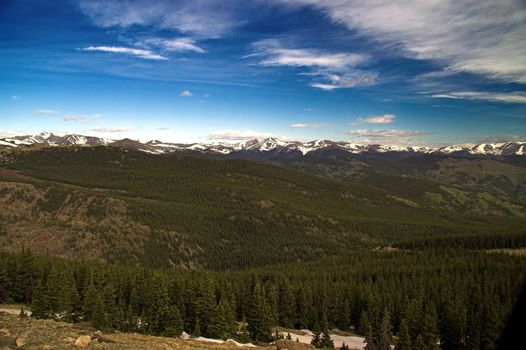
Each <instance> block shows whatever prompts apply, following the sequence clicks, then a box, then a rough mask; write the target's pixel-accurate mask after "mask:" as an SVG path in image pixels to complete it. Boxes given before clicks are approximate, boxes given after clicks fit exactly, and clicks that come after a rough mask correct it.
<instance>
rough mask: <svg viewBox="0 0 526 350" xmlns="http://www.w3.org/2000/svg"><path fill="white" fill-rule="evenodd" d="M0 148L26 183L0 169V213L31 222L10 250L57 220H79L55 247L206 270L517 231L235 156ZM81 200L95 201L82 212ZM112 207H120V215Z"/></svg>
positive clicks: (13, 232)
mask: <svg viewBox="0 0 526 350" xmlns="http://www.w3.org/2000/svg"><path fill="white" fill-rule="evenodd" d="M0 155H2V158H1V159H2V160H1V162H0V164H2V165H1V166H3V167H8V168H11V169H16V170H19V171H21V172H22V173H23V174H24V175H25V176H30V177H32V178H33V179H28V178H24V179H23V180H22V179H20V178H17V179H14V178H13V177H12V176H11V177H10V176H9V175H4V181H3V185H2V186H3V189H2V191H3V192H4V193H5V194H6V195H5V196H4V198H5V200H4V201H3V202H2V203H1V205H2V210H0V212H1V213H3V214H2V215H4V217H7V216H6V215H7V214H6V213H9V210H7V209H8V208H9V207H14V206H16V207H17V208H23V210H21V212H22V213H24V214H20V215H25V216H24V220H26V222H31V223H32V224H33V225H35V227H33V228H32V229H31V230H17V229H15V227H16V226H17V220H18V219H17V218H14V217H12V218H11V220H12V221H6V222H8V224H7V225H6V226H4V228H3V229H4V232H6V234H4V235H3V236H1V237H0V239H1V240H2V242H3V244H6V246H7V247H11V248H12V249H15V248H17V247H18V246H17V245H16V244H13V243H10V244H8V242H10V240H11V241H15V243H16V242H17V241H18V242H24V240H27V241H30V240H35V239H37V238H38V237H39V235H42V234H43V232H49V231H51V233H48V234H52V233H53V232H54V231H55V230H59V228H57V227H56V226H57V225H62V224H60V223H61V221H60V220H58V219H57V218H60V217H66V218H67V217H75V218H78V220H76V221H78V223H75V225H76V226H74V227H73V229H71V227H68V226H67V225H70V224H69V223H68V222H67V220H66V221H65V222H63V224H64V225H66V227H65V229H63V230H59V231H60V232H63V233H64V234H60V235H58V236H60V237H61V238H60V239H61V240H62V241H63V243H61V244H62V245H61V248H60V249H63V250H66V251H68V250H69V251H76V252H77V253H78V254H81V255H82V256H81V257H83V258H90V257H96V258H101V259H103V260H109V261H119V262H127V263H131V264H144V265H153V266H167V265H170V264H174V265H184V266H196V265H203V266H209V267H243V266H258V265H264V264H267V263H268V262H269V261H271V262H274V263H276V262H290V261H304V260H313V259H317V258H320V257H324V256H331V255H342V254H346V253H347V252H348V251H349V250H352V249H361V248H371V247H376V246H385V245H389V244H390V243H393V242H395V241H398V240H402V239H404V240H405V239H408V238H417V237H429V236H440V235H445V234H447V235H456V234H463V235H464V234H470V235H477V234H480V233H492V232H493V233H499V232H502V233H510V232H520V230H521V228H522V225H523V224H524V221H522V220H520V219H500V218H498V217H491V216H490V217H479V216H467V215H463V214H458V213H455V212H453V211H444V210H440V209H433V208H425V207H422V206H419V205H415V204H414V201H412V200H411V199H410V198H407V197H404V196H399V195H395V194H393V193H389V192H386V191H383V190H380V189H375V188H372V187H369V186H363V185H359V184H350V183H342V182H339V181H334V180H329V179H323V178H319V177H316V176H312V175H309V174H305V173H300V172H295V171H290V170H286V169H284V168H282V167H275V166H271V165H268V164H262V163H255V162H250V161H243V160H222V161H218V160H211V159H206V158H191V157H160V156H156V155H149V154H147V153H144V152H136V151H129V150H123V149H117V148H111V147H66V148H64V147H48V148H37V149H27V150H21V151H19V152H12V151H6V152H4V153H2V154H0ZM13 183H14V185H13ZM21 183H22V184H21ZM23 183H29V185H28V184H23ZM9 186H33V187H34V188H29V189H27V191H26V190H24V189H22V188H11V189H9ZM91 198H93V199H91ZM90 200H91V201H92V203H95V204H93V207H92V208H91V209H90V210H88V209H86V208H85V207H86V204H85V203H89V201H90ZM117 203H120V204H118V205H116V204H117ZM113 207H121V208H122V210H121V211H120V212H119V213H120V214H119V215H116V214H115V213H114V212H113V210H115V209H112V208H113ZM24 208H25V209H24ZM112 220H113V221H112ZM9 222H11V223H9ZM57 222H58V223H59V224H57ZM113 224H115V225H113ZM112 225H113V226H112ZM70 226H71V225H70ZM121 227H122V229H121ZM57 232H58V231H57ZM77 234H80V235H81V237H82V235H85V236H87V237H95V238H96V237H99V238H102V241H103V242H104V244H102V245H101V246H97V245H91V246H90V245H89V244H86V245H83V246H80V252H79V246H77V245H76V243H75V244H72V243H71V242H79V241H82V240H78V238H77V237H78V236H77ZM24 235H26V236H24ZM15 238H16V239H15ZM6 242H7V243H6ZM68 242H70V243H68ZM55 253H56V252H55ZM71 254H72V253H71V252H64V253H63V254H62V255H64V256H69V255H71ZM59 255H60V254H59Z"/></svg>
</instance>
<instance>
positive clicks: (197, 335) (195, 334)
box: [192, 318, 201, 338]
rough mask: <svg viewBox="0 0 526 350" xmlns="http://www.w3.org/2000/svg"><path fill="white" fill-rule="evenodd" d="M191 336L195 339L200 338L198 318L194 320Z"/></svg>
mask: <svg viewBox="0 0 526 350" xmlns="http://www.w3.org/2000/svg"><path fill="white" fill-rule="evenodd" d="M192 335H193V336H194V337H196V338H199V337H200V336H201V322H200V321H199V319H198V318H197V319H196V320H195V324H194V330H193V332H192Z"/></svg>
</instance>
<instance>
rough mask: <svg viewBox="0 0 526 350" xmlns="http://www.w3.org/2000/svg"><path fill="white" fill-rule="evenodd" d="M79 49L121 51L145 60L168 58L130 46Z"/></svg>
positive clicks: (83, 49)
mask: <svg viewBox="0 0 526 350" xmlns="http://www.w3.org/2000/svg"><path fill="white" fill-rule="evenodd" d="M79 50H80V51H100V52H111V53H122V54H126V55H131V56H136V57H139V58H142V59H145V60H156V61H158V60H167V59H168V58H166V57H164V56H161V55H159V54H156V53H154V52H152V51H151V50H144V49H135V48H131V47H119V46H88V47H83V48H80V49H79Z"/></svg>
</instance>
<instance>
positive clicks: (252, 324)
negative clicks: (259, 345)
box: [247, 281, 272, 342]
mask: <svg viewBox="0 0 526 350" xmlns="http://www.w3.org/2000/svg"><path fill="white" fill-rule="evenodd" d="M247 322H248V331H249V333H250V336H251V338H252V339H254V340H257V341H263V342H268V341H270V340H271V339H272V324H271V316H270V312H269V306H268V304H267V301H266V299H265V294H264V292H263V288H262V287H261V284H260V282H259V281H256V282H255V284H254V288H253V291H252V296H251V298H250V307H249V310H248V313H247Z"/></svg>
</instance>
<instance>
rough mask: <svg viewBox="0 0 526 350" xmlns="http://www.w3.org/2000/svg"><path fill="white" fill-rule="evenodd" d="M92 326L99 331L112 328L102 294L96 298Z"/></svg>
mask: <svg viewBox="0 0 526 350" xmlns="http://www.w3.org/2000/svg"><path fill="white" fill-rule="evenodd" d="M91 324H92V325H93V327H94V328H96V329H99V330H106V329H108V328H109V327H110V321H109V318H108V316H107V314H106V310H105V308H104V301H103V300H102V297H101V295H100V294H97V295H96V296H95V303H94V308H93V313H92V315H91Z"/></svg>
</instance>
